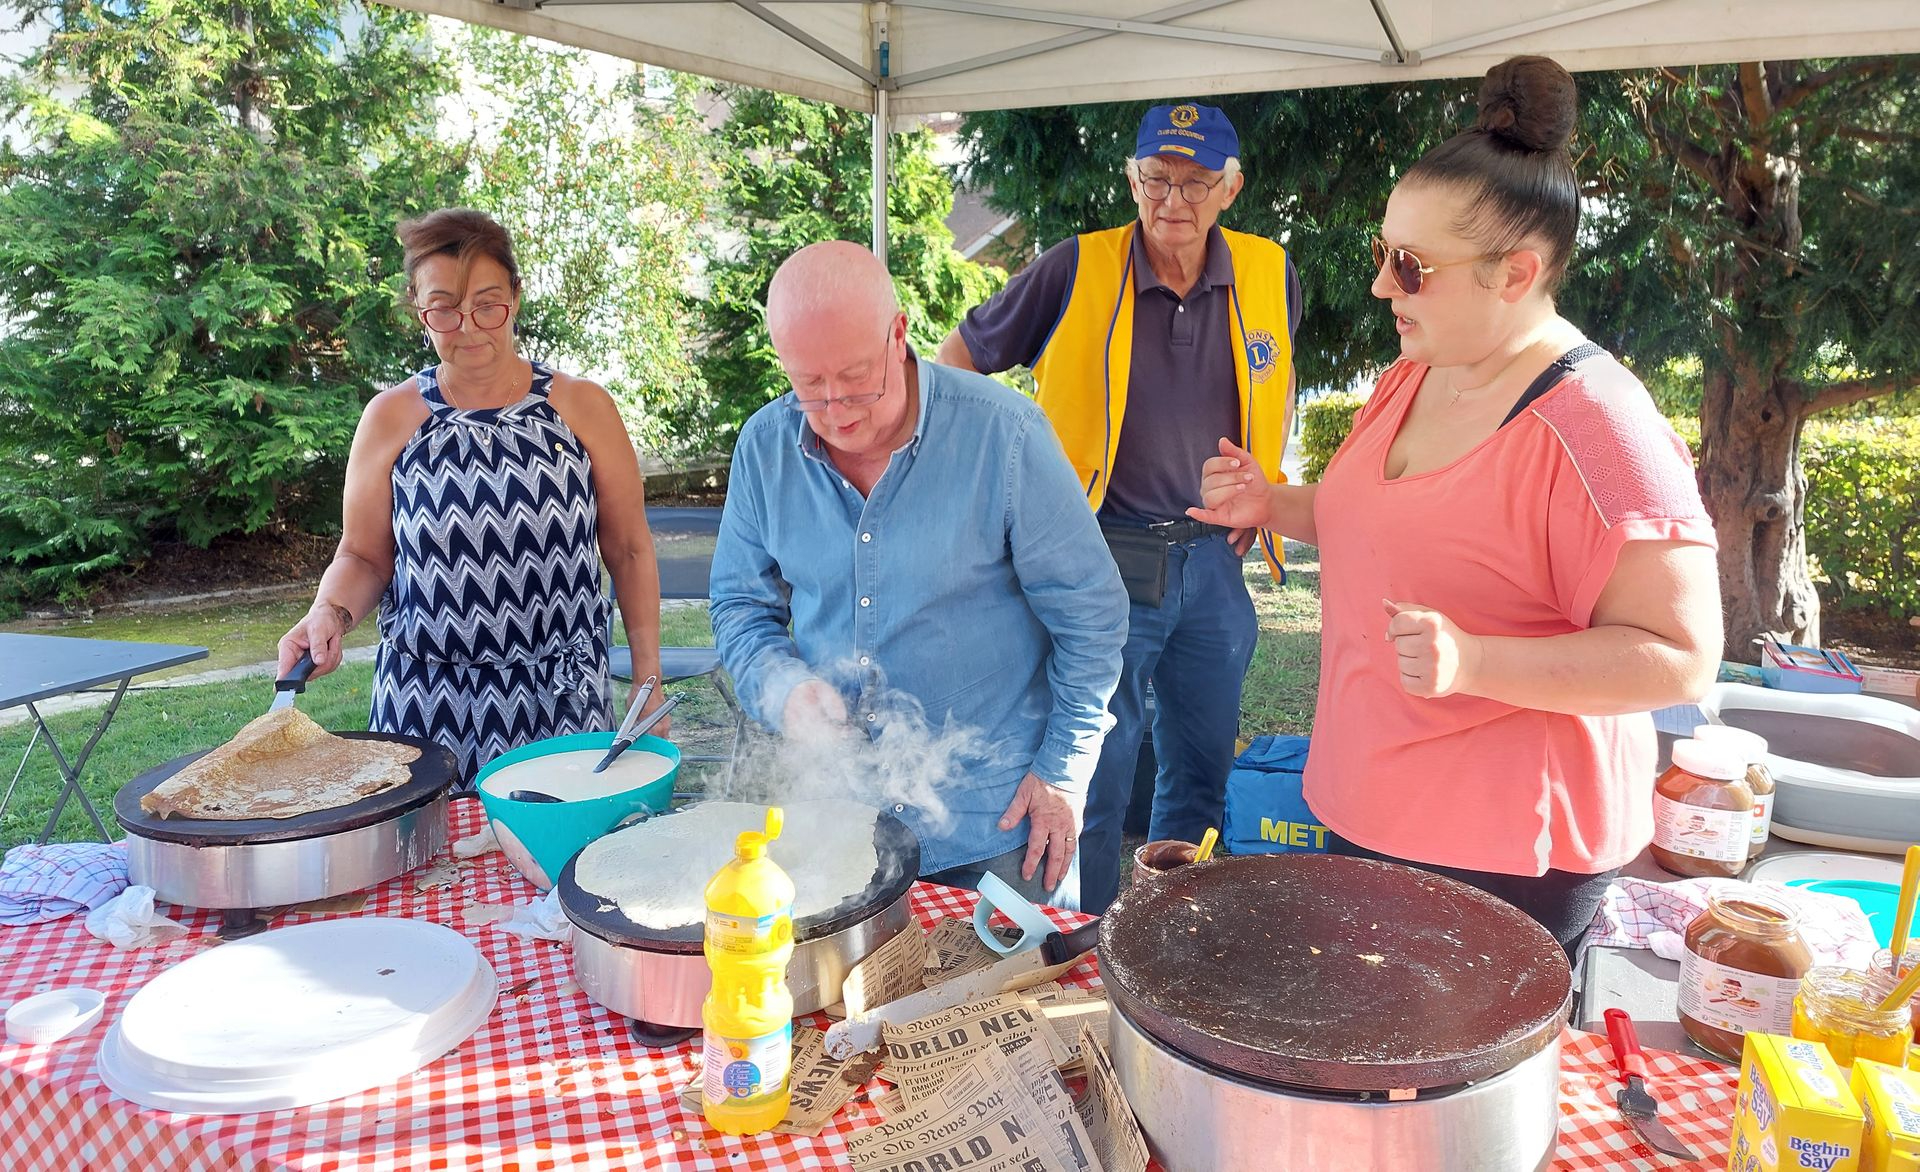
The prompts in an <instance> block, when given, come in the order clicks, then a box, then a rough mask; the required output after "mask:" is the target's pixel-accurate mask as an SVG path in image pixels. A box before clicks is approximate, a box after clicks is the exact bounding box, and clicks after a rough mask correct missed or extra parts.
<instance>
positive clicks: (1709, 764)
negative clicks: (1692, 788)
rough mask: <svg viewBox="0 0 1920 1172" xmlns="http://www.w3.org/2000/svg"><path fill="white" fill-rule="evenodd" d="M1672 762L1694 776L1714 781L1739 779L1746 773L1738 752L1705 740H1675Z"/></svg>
mask: <svg viewBox="0 0 1920 1172" xmlns="http://www.w3.org/2000/svg"><path fill="white" fill-rule="evenodd" d="M1673 763H1674V764H1675V765H1677V766H1679V767H1680V768H1682V769H1684V770H1686V771H1687V772H1688V773H1691V774H1693V775H1694V776H1695V777H1710V778H1713V779H1714V780H1716V781H1739V780H1740V779H1742V778H1744V777H1746V775H1747V763H1746V761H1745V760H1744V759H1743V758H1742V757H1741V755H1740V754H1739V753H1736V752H1734V751H1733V750H1732V749H1731V748H1729V747H1727V746H1725V745H1714V744H1709V743H1708V742H1706V741H1675V742H1674V744H1673Z"/></svg>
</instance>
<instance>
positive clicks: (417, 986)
mask: <svg viewBox="0 0 1920 1172" xmlns="http://www.w3.org/2000/svg"><path fill="white" fill-rule="evenodd" d="M498 994H499V985H498V981H497V980H496V978H495V977H494V973H493V969H492V967H491V966H489V965H488V964H487V962H486V961H485V960H484V959H483V958H482V957H481V956H480V953H479V950H478V949H476V948H475V947H474V946H473V943H472V942H471V941H469V940H467V939H466V938H465V937H463V936H461V935H460V934H459V933H458V932H455V931H453V930H452V929H451V928H446V927H443V926H441V925H439V924H432V923H426V922H424V921H419V920H399V919H384V918H380V917H366V918H360V919H346V920H319V921H315V922H312V923H306V924H296V925H293V926H291V927H286V928H276V929H273V930H272V931H268V932H262V933H261V934H260V935H258V936H254V937H252V938H250V939H246V940H237V941H234V942H232V943H230V944H223V945H221V946H220V947H219V948H214V949H209V950H207V951H206V952H202V953H200V954H198V955H196V956H193V957H190V958H188V959H187V960H184V961H182V962H180V963H179V964H177V965H175V966H173V967H172V968H170V969H168V970H166V971H165V972H163V973H161V974H160V975H159V976H157V977H155V978H154V979H153V980H151V981H149V982H147V984H146V986H145V987H144V988H142V989H141V990H140V991H139V992H137V993H135V994H134V995H133V999H132V1000H131V1001H129V1002H128V1003H127V1007H126V1009H125V1010H124V1011H122V1013H121V1015H120V1020H119V1022H118V1023H117V1024H115V1025H114V1027H113V1028H112V1029H111V1030H110V1031H108V1034H107V1038H106V1040H105V1042H104V1043H102V1045H101V1047H100V1055H99V1059H98V1064H97V1070H98V1071H99V1074H100V1077H101V1080H102V1081H103V1082H105V1083H106V1084H107V1087H108V1089H109V1090H111V1091H113V1092H114V1093H116V1094H118V1095H120V1096H121V1097H122V1098H126V1099H131V1100H132V1101H133V1102H135V1103H139V1104H140V1105H142V1106H145V1107H152V1108H155V1109H157V1110H162V1111H184V1112H190V1113H196V1114H209V1115H230V1114H241V1113H249V1112H254V1111H272V1110H279V1109H282V1108H287V1107H300V1106H305V1105H307V1104H309V1103H318V1102H323V1101H325V1100H327V1099H336V1098H339V1097H340V1096H342V1095H348V1094H352V1093H353V1092H355V1091H360V1090H365V1089H366V1088H368V1087H373V1086H378V1085H380V1084H381V1083H385V1082H390V1081H393V1080H395V1079H398V1078H402V1077H404V1076H406V1075H408V1074H410V1073H412V1072H413V1071H415V1070H418V1069H419V1068H420V1067H422V1066H425V1065H426V1064H427V1063H429V1062H432V1061H433V1060H434V1059H436V1058H438V1057H439V1056H440V1055H442V1054H444V1053H445V1052H447V1051H448V1050H451V1049H453V1048H454V1047H456V1046H458V1045H460V1044H461V1043H462V1042H464V1041H466V1039H467V1038H468V1037H469V1036H471V1035H472V1034H473V1032H474V1031H475V1030H476V1029H478V1028H479V1027H480V1026H481V1025H482V1024H483V1023H484V1022H485V1021H486V1019H487V1017H488V1015H489V1014H491V1013H492V1011H493V1006H494V1002H495V999H496V998H497V997H498Z"/></svg>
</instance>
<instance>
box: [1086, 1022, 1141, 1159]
mask: <svg viewBox="0 0 1920 1172" xmlns="http://www.w3.org/2000/svg"><path fill="white" fill-rule="evenodd" d="M1076 1042H1077V1045H1078V1049H1079V1052H1080V1054H1081V1055H1082V1056H1083V1059H1084V1061H1085V1064H1086V1069H1087V1093H1086V1094H1085V1095H1082V1096H1081V1098H1080V1102H1079V1104H1078V1108H1079V1114H1080V1119H1081V1121H1082V1122H1083V1123H1084V1124H1085V1125H1086V1130H1087V1135H1088V1137H1089V1139H1090V1141H1091V1142H1092V1144H1093V1150H1094V1153H1095V1155H1096V1156H1098V1158H1099V1160H1100V1164H1101V1166H1102V1167H1104V1168H1105V1169H1106V1172H1146V1167H1147V1140H1146V1137H1145V1136H1143V1135H1141V1134H1140V1124H1139V1121H1138V1120H1136V1119H1134V1117H1133V1109H1132V1108H1131V1107H1129V1106H1127V1097H1126V1095H1124V1094H1122V1093H1121V1091H1120V1078H1119V1076H1118V1075H1116V1074H1115V1073H1114V1070H1113V1060H1112V1059H1111V1058H1109V1057H1108V1056H1107V1044H1106V1042H1105V1041H1104V1040H1103V1039H1101V1038H1099V1037H1096V1036H1095V1035H1094V1032H1093V1030H1092V1028H1091V1027H1089V1026H1087V1025H1085V1024H1083V1025H1082V1026H1081V1028H1080V1035H1079V1037H1078V1038H1077V1039H1076Z"/></svg>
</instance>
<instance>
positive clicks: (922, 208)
mask: <svg viewBox="0 0 1920 1172" xmlns="http://www.w3.org/2000/svg"><path fill="white" fill-rule="evenodd" d="M720 94H721V96H722V98H723V99H724V101H725V103H726V105H727V106H728V107H729V108H730V115H729V117H728V118H727V121H726V124H725V126H724V127H723V128H722V129H721V131H720V134H719V139H720V146H719V151H718V155H719V164H718V165H719V168H720V190H721V202H722V206H723V208H724V220H725V223H726V226H727V230H728V231H729V233H731V235H730V236H729V237H726V238H722V239H720V240H719V241H718V242H717V247H716V251H717V256H716V257H715V260H714V263H713V265H712V267H711V270H710V273H709V288H708V291H707V296H706V299H705V301H704V303H703V307H702V326H703V334H704V346H705V357H704V359H703V361H702V369H703V371H704V373H705V375H706V381H707V385H708V387H709V389H710V396H709V401H708V402H707V403H705V404H703V405H701V408H700V409H701V410H702V411H703V412H704V413H706V414H707V415H708V416H709V418H710V419H711V421H712V425H713V428H714V431H715V435H716V438H717V439H718V440H720V441H722V442H724V443H725V444H726V445H728V446H731V444H732V441H733V437H734V436H735V435H736V434H738V432H739V429H740V426H741V425H742V424H744V423H745V422H746V420H747V417H748V416H750V415H752V414H753V412H754V411H755V410H757V409H758V408H759V407H760V406H761V405H762V404H764V403H766V402H768V401H769V400H771V399H773V398H775V397H777V396H779V395H780V394H781V393H783V392H784V391H785V390H786V389H787V381H786V376H785V375H784V374H782V373H781V371H780V364H779V362H778V360H777V359H776V358H775V356H774V353H773V345H772V343H771V342H769V341H768V339H767V329H766V316H765V315H766V299H767V285H768V283H769V282H770V281H772V279H773V273H774V270H775V269H777V268H779V266H780V262H781V261H783V260H785V259H786V258H787V257H788V256H789V255H791V254H792V253H793V252H794V251H795V250H797V249H799V248H801V247H803V246H804V245H807V244H812V243H814V242H816V241H820V240H856V241H860V242H862V243H864V242H866V241H868V240H869V239H870V238H871V236H872V227H871V224H872V202H871V198H872V197H871V195H870V194H869V192H870V180H871V177H872V175H873V158H872V149H873V148H872V142H873V139H872V134H871V128H870V123H871V120H870V119H869V118H868V117H867V115H865V114H861V113H858V112H855V111H851V110H845V109H842V108H840V107H837V106H829V105H826V104H824V103H819V102H809V101H804V100H802V99H800V98H794V97H789V96H787V95H784V94H776V93H772V92H770V91H766V90H753V89H748V88H745V87H741V86H725V87H722V89H721V91H720ZM891 147H892V172H893V173H892V175H891V176H889V178H888V192H887V223H888V233H889V246H888V258H887V259H888V267H889V268H890V269H891V270H892V272H893V276H894V286H895V288H896V289H898V291H899V295H900V303H901V306H902V308H904V309H905V310H906V312H907V325H908V329H909V331H910V333H911V335H912V337H913V339H914V341H915V343H916V344H917V345H918V346H919V347H920V348H921V350H922V352H925V353H931V351H932V349H933V348H934V347H935V346H937V345H939V343H940V340H941V339H942V338H943V337H945V336H946V334H947V332H948V331H949V330H951V329H952V328H953V327H954V326H955V325H956V324H958V322H959V320H960V317H961V315H962V314H964V313H965V312H966V311H967V310H968V309H969V308H971V307H972V306H973V305H975V304H977V303H978V302H980V301H982V300H985V299H986V298H987V297H988V296H989V295H991V294H992V293H993V292H994V291H995V290H996V289H998V288H999V285H1000V281H1001V279H1002V277H1001V275H1000V272H999V270H997V269H990V268H986V267H984V266H981V265H977V264H973V263H971V262H969V261H966V260H963V259H962V258H961V257H960V255H959V254H958V253H956V252H954V250H953V233H952V232H950V231H949V230H948V229H947V227H946V223H945V220H946V217H947V215H948V213H950V212H951V211H952V210H953V187H952V183H951V182H950V180H949V179H948V177H947V175H946V174H945V172H943V171H942V170H941V169H940V167H939V166H938V165H937V164H936V163H935V162H934V161H933V157H932V136H931V135H930V134H929V133H928V132H927V131H926V130H924V129H918V130H914V131H911V132H908V133H905V134H896V135H894V136H893V139H892V143H891ZM877 344H878V339H876V345H877Z"/></svg>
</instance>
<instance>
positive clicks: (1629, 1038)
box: [1606, 1009, 1702, 1160]
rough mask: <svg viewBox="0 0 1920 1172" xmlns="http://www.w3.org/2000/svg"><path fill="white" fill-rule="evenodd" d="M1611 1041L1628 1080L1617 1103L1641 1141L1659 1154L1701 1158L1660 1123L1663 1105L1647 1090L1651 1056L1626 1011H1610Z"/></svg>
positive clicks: (1616, 1065)
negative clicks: (1642, 1045) (1649, 1058)
mask: <svg viewBox="0 0 1920 1172" xmlns="http://www.w3.org/2000/svg"><path fill="white" fill-rule="evenodd" d="M1606 1018H1607V1040H1608V1041H1609V1042H1612V1043H1613V1066H1614V1069H1615V1070H1617V1071H1618V1072H1619V1073H1620V1077H1621V1078H1622V1079H1624V1080H1625V1084H1624V1085H1623V1086H1621V1088H1620V1091H1619V1094H1617V1095H1616V1096H1615V1097H1614V1102H1615V1103H1617V1104H1619V1107H1620V1115H1621V1117H1622V1118H1624V1119H1625V1120H1626V1121H1627V1125H1628V1126H1629V1127H1631V1128H1633V1131H1634V1134H1635V1135H1637V1136H1639V1137H1640V1142H1642V1143H1644V1144H1646V1145H1647V1146H1648V1147H1650V1148H1652V1149H1653V1150H1655V1151H1657V1152H1663V1153H1665V1154H1667V1155H1669V1156H1676V1157H1678V1158H1680V1159H1682V1160H1698V1159H1701V1158H1702V1157H1701V1155H1700V1153H1699V1152H1696V1151H1694V1150H1693V1149H1692V1148H1690V1147H1688V1146H1687V1145H1686V1144H1683V1143H1681V1142H1680V1137H1678V1136H1676V1135H1674V1134H1673V1132H1672V1131H1671V1130H1669V1129H1668V1128H1667V1125H1666V1124H1664V1123H1662V1122H1661V1121H1660V1102H1659V1100H1657V1099H1655V1098H1654V1097H1653V1093H1652V1092H1651V1091H1649V1090H1647V1056H1646V1055H1645V1054H1644V1053H1642V1052H1641V1050H1640V1036H1639V1035H1638V1034H1637V1033H1635V1032H1634V1029H1633V1019H1632V1018H1631V1017H1629V1016H1627V1012H1626V1010H1624V1009H1609V1010H1607V1013H1606Z"/></svg>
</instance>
